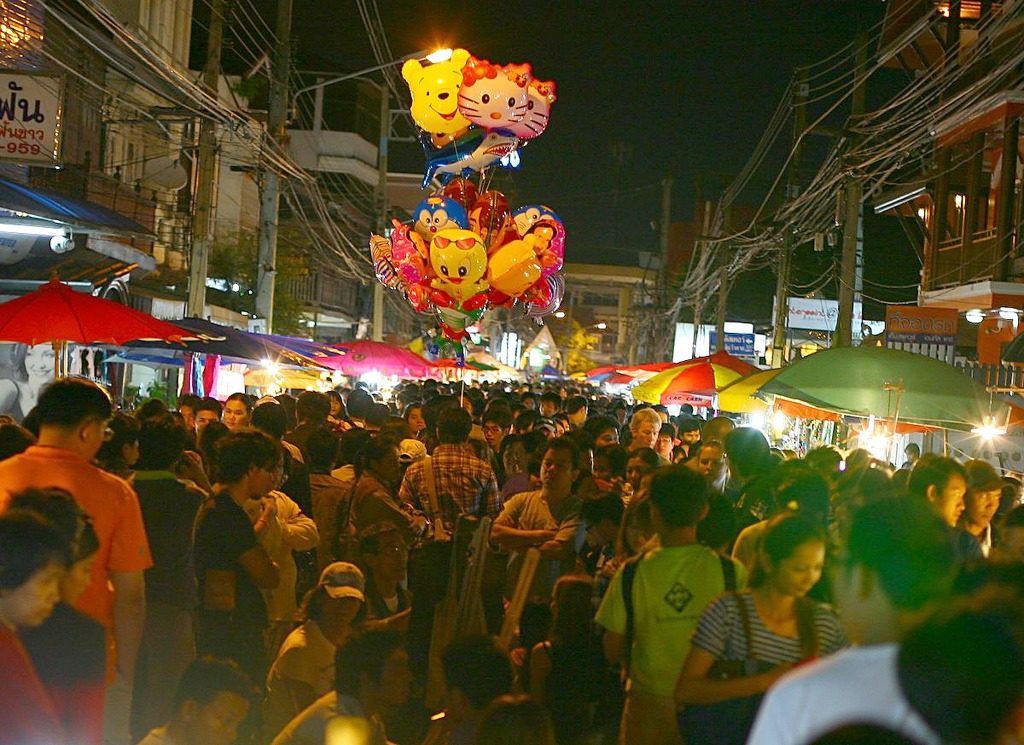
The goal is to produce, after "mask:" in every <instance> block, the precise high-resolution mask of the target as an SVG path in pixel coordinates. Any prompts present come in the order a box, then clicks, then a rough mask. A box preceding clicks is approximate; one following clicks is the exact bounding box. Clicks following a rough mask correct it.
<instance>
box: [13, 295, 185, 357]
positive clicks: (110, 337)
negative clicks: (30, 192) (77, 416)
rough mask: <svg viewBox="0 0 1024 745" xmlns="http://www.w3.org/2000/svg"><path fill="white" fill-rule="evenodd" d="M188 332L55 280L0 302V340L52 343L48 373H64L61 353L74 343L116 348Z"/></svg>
mask: <svg viewBox="0 0 1024 745" xmlns="http://www.w3.org/2000/svg"><path fill="white" fill-rule="evenodd" d="M195 338H196V337H195V335H193V334H192V333H191V332H189V331H185V330H183V329H180V328H178V327H177V326H174V325H172V324H170V323H167V322H166V321H160V320H157V319H156V318H153V316H150V315H147V314H146V313H141V312H139V311H137V310H135V309H134V308H129V307H128V306H126V305H121V304H120V303H114V302H111V301H110V300H104V299H103V298H98V297H94V296H93V295H90V294H88V293H85V292H75V291H74V290H72V289H71V288H70V287H68V286H67V285H65V284H63V283H61V282H60V281H58V280H56V279H51V280H50V281H49V282H47V283H46V284H45V285H43V286H42V287H40V288H39V289H37V290H35V291H33V292H30V293H28V294H27V295H22V296H21V297H18V298H15V299H14V300H9V301H7V302H6V303H3V304H0V341H6V342H19V343H21V344H28V345H29V346H35V345H37V344H45V343H47V342H49V343H51V344H53V350H54V352H55V353H56V355H55V359H54V366H55V369H54V373H55V374H56V375H60V374H61V373H62V371H64V370H65V369H66V366H65V365H64V357H65V355H64V354H63V352H64V350H65V349H66V347H67V343H68V342H74V343H76V344H115V345H121V344H124V343H126V342H129V341H137V340H139V339H146V340H156V341H174V342H181V341H183V340H186V339H195Z"/></svg>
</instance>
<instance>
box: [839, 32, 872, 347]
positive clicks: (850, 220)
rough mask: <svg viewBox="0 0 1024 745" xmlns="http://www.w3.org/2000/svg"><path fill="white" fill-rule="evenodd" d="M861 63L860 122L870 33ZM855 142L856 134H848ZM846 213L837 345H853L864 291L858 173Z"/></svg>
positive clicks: (861, 42)
mask: <svg viewBox="0 0 1024 745" xmlns="http://www.w3.org/2000/svg"><path fill="white" fill-rule="evenodd" d="M855 43H856V46H857V65H856V69H855V71H854V76H855V77H854V79H855V80H856V81H857V86H856V88H854V91H853V98H852V103H851V112H850V119H851V121H852V122H856V120H857V119H858V117H860V116H861V115H862V114H863V113H864V73H865V71H866V69H867V34H866V33H865V32H863V31H861V32H860V33H858V34H857V41H856V42H855ZM847 142H848V143H850V144H852V137H851V136H848V140H847ZM844 191H845V215H844V218H843V253H842V263H841V265H840V270H839V316H838V318H837V320H836V333H835V336H834V337H833V342H832V343H833V346H836V347H849V346H853V310H854V304H855V302H856V297H857V296H858V295H859V294H860V291H859V290H860V285H861V282H862V281H863V279H862V277H863V275H862V274H861V277H858V276H857V275H858V273H861V272H863V263H864V255H863V252H864V247H863V237H862V232H861V216H862V213H861V210H862V205H861V202H862V201H863V199H864V185H863V183H862V182H861V180H860V178H859V177H858V176H857V174H855V173H851V174H849V175H847V177H846V185H845V189H844Z"/></svg>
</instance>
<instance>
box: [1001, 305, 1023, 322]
mask: <svg viewBox="0 0 1024 745" xmlns="http://www.w3.org/2000/svg"><path fill="white" fill-rule="evenodd" d="M1018 313H1020V311H1018V310H1017V309H1016V308H1000V309H999V317H1000V318H1002V319H1003V320H1005V321H1016V320H1017V314H1018Z"/></svg>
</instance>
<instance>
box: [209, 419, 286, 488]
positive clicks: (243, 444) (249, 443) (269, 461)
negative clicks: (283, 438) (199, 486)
mask: <svg viewBox="0 0 1024 745" xmlns="http://www.w3.org/2000/svg"><path fill="white" fill-rule="evenodd" d="M216 454H217V469H216V470H217V479H216V480H217V481H219V482H220V483H223V484H234V483H237V482H239V481H241V480H242V479H243V478H245V475H246V474H247V473H249V470H250V469H251V468H253V467H256V468H264V469H267V470H270V469H272V468H273V467H274V466H276V465H277V464H278V463H280V462H281V459H282V458H283V457H284V453H283V451H282V450H281V446H280V445H279V444H278V443H276V442H274V440H272V439H270V437H268V436H267V435H265V434H264V433H263V432H258V431H253V430H249V431H246V432H234V433H232V434H229V435H227V436H226V437H224V439H222V440H221V441H220V442H218V443H217V447H216Z"/></svg>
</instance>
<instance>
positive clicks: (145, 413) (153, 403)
mask: <svg viewBox="0 0 1024 745" xmlns="http://www.w3.org/2000/svg"><path fill="white" fill-rule="evenodd" d="M166 413H167V402H166V401H164V400H163V399H162V398H151V399H148V400H147V401H145V402H144V403H143V404H142V406H140V407H139V408H137V409H136V410H135V418H136V419H138V420H139V421H140V422H141V421H142V420H143V419H149V418H150V417H152V416H160V415H161V414H166Z"/></svg>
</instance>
